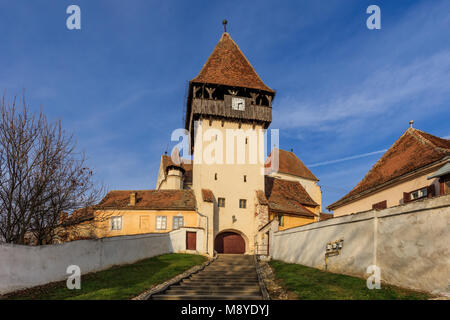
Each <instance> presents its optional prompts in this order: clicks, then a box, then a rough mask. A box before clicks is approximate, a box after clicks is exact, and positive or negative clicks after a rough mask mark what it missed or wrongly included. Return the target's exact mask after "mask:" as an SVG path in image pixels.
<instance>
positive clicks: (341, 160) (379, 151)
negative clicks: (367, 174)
mask: <svg viewBox="0 0 450 320" xmlns="http://www.w3.org/2000/svg"><path fill="white" fill-rule="evenodd" d="M386 151H387V149H383V150H378V151H373V152H367V153H363V154H358V155H354V156H350V157H345V158H340V159H335V160H328V161H323V162H318V163H313V164H309V165H308V167H310V168H314V167H319V166H325V165H328V164H333V163H339V162H343V161H348V160H354V159H359V158H365V157H369V156H373V155H375V154H380V153H384V152H386Z"/></svg>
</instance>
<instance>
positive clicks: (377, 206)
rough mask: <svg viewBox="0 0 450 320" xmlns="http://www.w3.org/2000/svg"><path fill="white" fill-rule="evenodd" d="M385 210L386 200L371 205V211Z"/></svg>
mask: <svg viewBox="0 0 450 320" xmlns="http://www.w3.org/2000/svg"><path fill="white" fill-rule="evenodd" d="M386 208H387V201H386V200H384V201H380V202H377V203H375V204H373V205H372V209H375V210H382V209H386Z"/></svg>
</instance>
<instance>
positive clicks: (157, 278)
mask: <svg viewBox="0 0 450 320" xmlns="http://www.w3.org/2000/svg"><path fill="white" fill-rule="evenodd" d="M204 261H206V258H205V257H204V256H201V255H194V254H175V253H171V254H165V255H161V256H157V257H153V258H149V259H145V260H141V261H139V262H136V263H133V264H128V265H123V266H114V267H112V268H110V269H107V270H104V271H99V272H96V273H90V274H86V275H82V276H81V289H80V290H69V289H67V287H66V281H60V282H55V283H51V284H48V285H44V286H40V287H35V288H31V289H26V290H23V291H20V292H16V293H13V294H9V295H8V296H7V297H6V298H7V299H19V300H123V299H131V298H133V297H135V296H137V295H138V294H140V293H142V292H144V291H146V290H147V289H149V288H150V287H152V286H154V285H157V284H159V283H162V282H164V281H166V280H169V279H170V278H173V277H174V276H176V275H177V274H180V273H182V272H184V271H186V270H188V269H189V268H191V267H193V266H195V265H198V264H201V263H203V262H204Z"/></svg>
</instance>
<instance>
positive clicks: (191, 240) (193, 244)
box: [186, 231, 197, 250]
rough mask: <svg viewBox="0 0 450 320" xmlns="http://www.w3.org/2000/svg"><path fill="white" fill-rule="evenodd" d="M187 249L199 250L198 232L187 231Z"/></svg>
mask: <svg viewBox="0 0 450 320" xmlns="http://www.w3.org/2000/svg"><path fill="white" fill-rule="evenodd" d="M186 250H197V232H191V231H186Z"/></svg>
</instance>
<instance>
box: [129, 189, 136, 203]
mask: <svg viewBox="0 0 450 320" xmlns="http://www.w3.org/2000/svg"><path fill="white" fill-rule="evenodd" d="M135 205H136V192H132V193H130V206H135Z"/></svg>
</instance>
